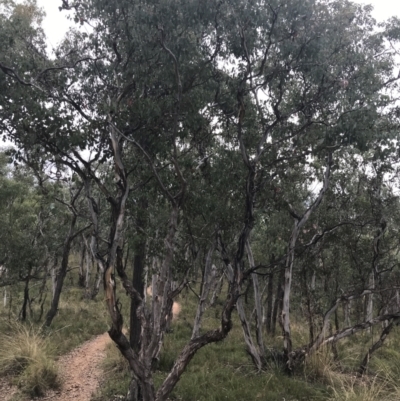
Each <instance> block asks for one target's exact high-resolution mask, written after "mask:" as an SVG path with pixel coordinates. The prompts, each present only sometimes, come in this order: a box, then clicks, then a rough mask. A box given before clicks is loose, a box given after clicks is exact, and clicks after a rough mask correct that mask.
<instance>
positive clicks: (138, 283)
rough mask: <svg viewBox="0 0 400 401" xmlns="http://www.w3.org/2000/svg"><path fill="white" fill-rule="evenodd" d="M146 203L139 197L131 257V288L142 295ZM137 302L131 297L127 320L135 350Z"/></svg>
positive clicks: (139, 327) (139, 328)
mask: <svg viewBox="0 0 400 401" xmlns="http://www.w3.org/2000/svg"><path fill="white" fill-rule="evenodd" d="M147 208H148V203H147V200H146V199H145V198H143V197H142V198H140V199H139V202H138V210H137V212H136V227H137V233H136V234H137V239H136V244H135V248H134V251H133V252H134V257H133V275H132V284H133V288H134V289H135V290H136V291H137V292H138V293H139V294H140V295H141V297H142V298H143V297H144V292H145V287H144V285H145V283H144V273H145V261H146V238H145V236H144V235H143V233H144V232H145V229H146V216H147ZM138 307H139V302H138V301H137V300H136V298H131V310H130V322H129V335H130V336H129V342H130V344H131V347H132V348H133V349H135V350H136V351H139V350H140V346H141V343H140V337H141V331H142V325H141V321H140V316H138V314H137V308H138ZM138 391H139V390H138Z"/></svg>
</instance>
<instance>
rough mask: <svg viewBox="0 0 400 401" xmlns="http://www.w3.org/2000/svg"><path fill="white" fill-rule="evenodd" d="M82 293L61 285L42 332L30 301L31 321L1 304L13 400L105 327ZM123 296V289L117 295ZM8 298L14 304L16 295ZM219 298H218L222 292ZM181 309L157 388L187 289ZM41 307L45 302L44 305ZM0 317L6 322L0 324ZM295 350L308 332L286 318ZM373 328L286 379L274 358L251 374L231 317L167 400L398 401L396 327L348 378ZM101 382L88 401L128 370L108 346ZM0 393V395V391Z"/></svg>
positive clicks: (206, 323) (122, 382)
mask: <svg viewBox="0 0 400 401" xmlns="http://www.w3.org/2000/svg"><path fill="white" fill-rule="evenodd" d="M82 294H83V291H82V290H81V289H78V288H76V287H74V286H73V285H67V286H66V288H65V291H64V293H63V294H62V301H61V303H60V308H59V313H58V315H57V316H56V318H55V320H54V322H53V325H52V327H51V328H50V329H48V330H43V328H42V327H41V324H40V322H39V323H37V322H35V318H36V317H37V316H38V314H39V313H38V306H35V305H33V316H32V319H31V321H30V322H27V323H24V324H22V323H18V322H16V319H15V313H16V312H17V310H16V309H14V310H12V311H11V312H12V313H11V314H10V315H9V313H8V311H6V310H3V309H1V307H0V373H1V374H3V375H5V374H8V375H12V381H13V383H15V384H16V385H18V386H19V388H20V394H19V395H18V397H19V398H18V397H17V398H18V400H24V401H25V400H27V398H26V397H27V396H29V397H32V396H37V395H40V394H43V392H44V391H45V390H46V389H48V388H55V387H57V386H58V385H59V379H58V376H57V370H56V361H57V357H58V356H59V355H62V354H65V353H66V352H68V351H69V350H71V349H73V348H75V347H76V346H78V345H79V344H81V343H82V342H84V341H86V340H88V339H89V338H91V337H92V336H94V335H97V334H100V333H104V332H105V331H106V330H107V329H108V327H109V326H108V316H107V313H106V309H105V306H104V301H103V295H102V294H101V293H100V294H99V296H98V298H97V300H95V301H89V300H86V299H83V298H82ZM122 294H123V293H122ZM17 295H18V294H16V295H15V296H14V305H16V307H17V306H19V305H20V299H19V298H17ZM221 298H222V299H223V295H222V296H221ZM120 301H121V302H122V312H123V314H124V315H125V316H124V317H125V321H126V322H127V321H128V319H127V317H128V311H129V308H128V305H129V299H128V297H125V296H124V295H121V299H120ZM178 301H179V302H180V303H181V306H182V310H181V313H180V315H179V317H178V319H177V320H176V321H174V322H173V324H172V329H173V330H172V332H171V333H168V334H167V335H166V337H165V342H164V346H163V350H162V353H161V359H160V362H159V366H158V370H157V371H156V372H155V374H154V382H155V386H156V387H158V386H159V385H160V384H161V383H162V382H163V380H164V379H165V377H166V376H167V374H168V371H169V370H170V369H171V367H172V365H173V363H174V360H175V359H176V357H177V355H178V354H179V352H180V350H182V348H183V347H184V345H185V344H186V342H187V341H188V339H189V338H190V336H191V331H192V322H193V318H194V315H195V308H196V304H195V302H196V300H195V297H194V296H193V294H192V293H190V292H188V293H186V292H185V293H184V294H182V295H181V298H180V299H179V300H178ZM221 306H222V304H221V303H220V304H219V305H217V307H216V308H210V309H208V310H207V311H206V313H205V315H204V318H203V324H202V330H203V331H206V330H209V329H214V328H216V327H218V326H219V324H220V321H219V316H220V311H221ZM47 307H48V304H46V305H45V308H44V310H46V309H47ZM3 322H8V323H7V324H3ZM292 330H293V343H294V347H296V346H300V345H302V344H304V343H306V342H307V341H308V332H307V328H306V327H305V325H304V324H302V323H301V320H300V319H298V320H297V319H295V318H293V322H292ZM379 330H380V329H379V328H377V329H376V331H375V333H373V336H372V337H371V336H370V335H369V334H366V333H359V334H357V335H355V336H353V337H350V338H348V339H345V340H343V341H341V342H340V343H339V344H338V349H337V351H338V354H339V360H340V364H339V363H338V362H337V361H336V360H335V358H334V354H333V352H332V349H331V348H330V347H325V348H322V349H321V350H320V351H319V352H317V353H315V354H314V355H312V356H311V357H309V358H308V359H307V360H306V362H305V364H304V366H302V367H301V368H300V369H298V371H296V373H295V375H294V376H292V377H288V376H286V375H285V374H284V373H282V371H281V367H280V366H279V364H277V363H273V361H272V362H271V363H270V364H269V365H268V366H267V369H266V371H264V372H262V373H257V372H256V371H255V370H254V367H253V365H252V363H251V361H250V358H249V356H248V355H247V353H246V351H245V344H244V341H243V335H242V330H241V326H240V323H239V321H238V318H237V316H236V315H235V316H234V326H233V329H232V331H231V332H230V334H229V336H228V338H227V339H225V340H224V341H222V342H221V343H218V344H211V345H208V346H206V347H204V348H202V349H201V350H200V351H199V352H198V353H197V354H196V355H195V357H194V358H193V360H192V361H191V363H190V364H189V366H188V368H187V370H186V372H185V373H184V374H183V375H182V377H181V380H180V381H179V382H178V384H177V386H176V388H175V389H174V391H173V392H172V394H171V395H170V397H169V399H170V400H171V401H224V400H237V401H241V400H243V401H251V400H266V399H268V401H282V400H285V401H361V400H362V401H373V400H378V401H398V400H400V388H399V385H398V383H399V382H400V364H399V362H398V361H400V328H395V329H394V331H393V332H392V333H391V335H390V336H389V338H388V340H387V342H386V343H385V346H384V347H383V348H381V349H380V350H378V351H377V352H376V353H375V354H374V355H373V357H372V359H371V362H370V365H369V370H368V372H367V375H366V376H365V377H364V378H363V379H360V378H358V377H356V376H355V375H354V373H353V372H354V371H355V370H356V369H357V368H358V366H359V364H360V361H361V360H362V357H363V356H364V355H365V352H366V351H367V349H368V348H369V347H370V346H371V344H372V342H373V341H374V340H376V339H377V336H378V335H379ZM265 343H266V346H267V348H269V347H270V348H274V347H275V348H277V349H280V348H281V343H282V339H281V338H280V337H279V335H278V336H276V337H274V338H272V337H268V336H266V337H265ZM103 368H104V372H105V375H104V382H103V383H102V386H101V388H100V390H99V392H98V393H97V394H96V396H95V397H94V398H93V400H92V401H109V400H110V399H113V397H114V396H115V395H124V394H126V390H127V388H128V384H129V381H130V375H129V371H128V368H127V363H126V361H125V360H124V359H123V357H122V356H121V355H120V352H119V351H118V349H117V348H116V347H115V346H114V345H113V344H110V345H109V346H108V348H107V358H106V359H105V361H104V364H103ZM0 397H1V396H0Z"/></svg>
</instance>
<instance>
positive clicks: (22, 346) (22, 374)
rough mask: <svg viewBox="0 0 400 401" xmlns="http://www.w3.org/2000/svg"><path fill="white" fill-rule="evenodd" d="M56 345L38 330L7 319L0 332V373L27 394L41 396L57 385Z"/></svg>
mask: <svg viewBox="0 0 400 401" xmlns="http://www.w3.org/2000/svg"><path fill="white" fill-rule="evenodd" d="M54 359H55V349H54V347H53V346H52V343H51V342H50V341H48V340H47V338H46V337H45V336H43V334H42V333H41V331H40V330H39V329H38V328H36V327H34V326H32V325H24V324H21V323H18V322H12V323H9V324H8V325H7V327H6V329H5V331H4V332H3V333H2V334H1V335H0V373H1V374H3V375H11V376H14V380H13V382H14V383H15V384H17V386H18V387H19V388H20V389H21V391H22V392H23V393H25V394H28V395H30V396H40V395H43V394H44V393H45V391H46V390H48V389H54V388H57V387H58V386H59V380H58V374H57V368H56V364H55V360H54Z"/></svg>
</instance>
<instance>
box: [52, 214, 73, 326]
mask: <svg viewBox="0 0 400 401" xmlns="http://www.w3.org/2000/svg"><path fill="white" fill-rule="evenodd" d="M76 220H77V215H76V214H75V213H74V214H73V215H72V217H71V222H70V226H69V231H68V234H67V237H66V238H65V241H64V246H63V254H62V260H61V266H60V269H59V270H58V272H57V276H56V279H55V281H56V282H55V288H54V289H53V291H54V292H53V299H52V300H51V305H50V309H49V311H48V312H47V314H46V319H45V322H44V324H45V326H47V327H49V326H50V325H51V322H52V321H53V319H54V317H55V316H56V314H57V311H58V304H59V302H60V296H61V291H62V288H63V285H64V279H65V276H66V275H67V269H68V260H69V253H70V250H71V244H72V241H73V239H74V238H75V236H76V234H75V235H74V233H73V231H74V228H75V224H76Z"/></svg>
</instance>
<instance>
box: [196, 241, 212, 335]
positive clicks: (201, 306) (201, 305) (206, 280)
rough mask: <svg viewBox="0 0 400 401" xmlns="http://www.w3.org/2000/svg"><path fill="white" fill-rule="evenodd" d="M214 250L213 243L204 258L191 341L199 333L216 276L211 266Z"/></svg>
mask: <svg viewBox="0 0 400 401" xmlns="http://www.w3.org/2000/svg"><path fill="white" fill-rule="evenodd" d="M214 250H215V243H213V244H212V245H211V247H210V249H209V250H208V252H207V256H206V261H205V266H204V272H203V280H202V286H201V287H202V288H201V294H200V299H199V302H198V304H197V311H196V316H195V318H194V324H193V331H192V337H191V338H192V339H193V338H195V337H198V335H199V333H200V328H201V320H202V317H203V313H204V311H205V310H206V306H207V299H208V295H209V292H210V287H211V286H212V284H213V283H214V281H215V275H216V268H215V266H214V265H213V264H212V256H213V253H214Z"/></svg>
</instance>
